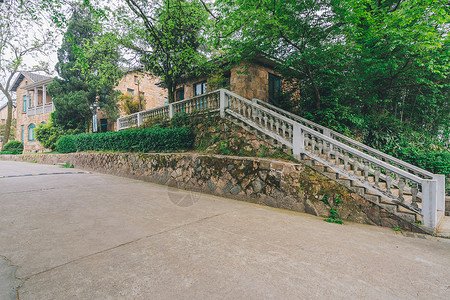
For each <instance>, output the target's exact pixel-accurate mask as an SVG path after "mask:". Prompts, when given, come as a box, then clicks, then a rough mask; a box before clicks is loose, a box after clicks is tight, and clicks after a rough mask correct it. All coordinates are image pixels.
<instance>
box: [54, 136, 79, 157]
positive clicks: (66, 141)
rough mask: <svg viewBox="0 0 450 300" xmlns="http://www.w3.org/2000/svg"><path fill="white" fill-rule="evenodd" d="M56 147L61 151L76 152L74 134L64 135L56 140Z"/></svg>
mask: <svg viewBox="0 0 450 300" xmlns="http://www.w3.org/2000/svg"><path fill="white" fill-rule="evenodd" d="M56 149H58V151H59V152H61V153H70V152H76V151H77V146H76V144H75V135H65V136H62V137H60V138H59V139H58V141H57V142H56Z"/></svg>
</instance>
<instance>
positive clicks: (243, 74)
mask: <svg viewBox="0 0 450 300" xmlns="http://www.w3.org/2000/svg"><path fill="white" fill-rule="evenodd" d="M276 65H277V63H276V62H275V61H272V60H270V59H267V58H263V57H258V58H255V59H252V60H251V61H247V62H243V63H240V64H235V65H231V66H224V67H223V69H222V70H221V71H219V72H218V74H216V75H215V76H210V77H199V78H191V79H189V80H188V81H187V82H186V83H184V84H183V85H181V86H180V87H179V88H178V89H177V91H176V94H175V99H176V101H180V100H183V99H188V98H191V97H194V96H198V95H201V94H204V93H207V92H211V91H213V90H216V89H218V88H226V89H229V90H230V91H231V92H233V93H236V94H238V95H240V96H242V97H244V98H247V99H253V98H257V99H259V100H262V101H266V102H272V103H274V102H276V98H277V96H278V95H279V94H280V93H281V92H282V90H283V86H284V85H285V84H286V82H285V81H284V80H283V79H282V77H281V75H280V74H279V73H278V72H276V71H275V67H276Z"/></svg>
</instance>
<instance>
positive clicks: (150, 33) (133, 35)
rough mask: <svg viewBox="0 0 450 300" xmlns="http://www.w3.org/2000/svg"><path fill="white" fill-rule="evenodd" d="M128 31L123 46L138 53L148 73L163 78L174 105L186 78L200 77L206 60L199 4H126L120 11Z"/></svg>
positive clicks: (187, 0) (142, 0)
mask: <svg viewBox="0 0 450 300" xmlns="http://www.w3.org/2000/svg"><path fill="white" fill-rule="evenodd" d="M119 17H120V20H121V23H122V26H123V29H124V30H125V31H126V36H125V37H123V31H120V35H121V42H122V44H124V45H125V46H126V47H128V48H129V49H131V50H132V51H134V52H135V53H137V55H138V56H139V57H140V60H141V62H142V64H143V66H144V68H145V69H147V70H150V71H151V72H152V73H153V74H154V75H157V76H160V77H161V80H162V82H163V83H164V86H165V87H166V88H167V90H168V98H169V102H170V103H171V102H173V101H174V99H175V97H174V95H175V90H176V88H177V86H178V85H179V84H180V83H182V82H183V81H184V80H185V79H186V75H189V74H193V73H197V72H198V71H199V65H200V64H202V63H204V61H205V60H206V57H205V55H204V54H203V53H202V51H200V50H201V48H204V44H202V41H201V32H202V30H203V28H204V25H205V23H206V19H207V15H206V12H205V10H204V8H203V6H202V4H201V3H200V2H199V1H193V0H163V1H160V2H154V1H147V0H137V1H126V7H124V8H123V9H122V10H119Z"/></svg>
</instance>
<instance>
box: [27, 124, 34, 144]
mask: <svg viewBox="0 0 450 300" xmlns="http://www.w3.org/2000/svg"><path fill="white" fill-rule="evenodd" d="M35 128H36V125H34V124H33V123H31V124H30V126H28V140H29V141H34V129H35Z"/></svg>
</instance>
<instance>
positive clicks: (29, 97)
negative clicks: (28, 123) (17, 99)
mask: <svg viewBox="0 0 450 300" xmlns="http://www.w3.org/2000/svg"><path fill="white" fill-rule="evenodd" d="M30 99H31V94H30V91H27V102H26V103H25V105H26V106H27V108H29V107H31V101H30Z"/></svg>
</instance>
